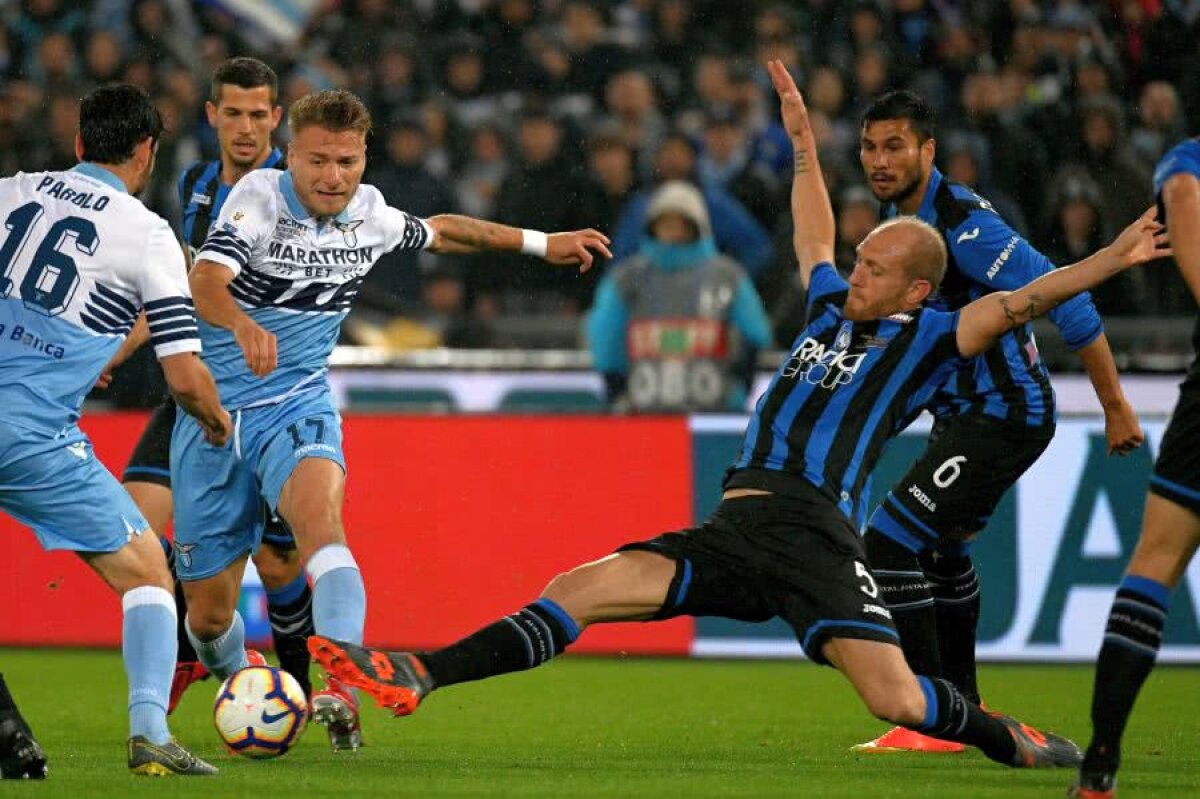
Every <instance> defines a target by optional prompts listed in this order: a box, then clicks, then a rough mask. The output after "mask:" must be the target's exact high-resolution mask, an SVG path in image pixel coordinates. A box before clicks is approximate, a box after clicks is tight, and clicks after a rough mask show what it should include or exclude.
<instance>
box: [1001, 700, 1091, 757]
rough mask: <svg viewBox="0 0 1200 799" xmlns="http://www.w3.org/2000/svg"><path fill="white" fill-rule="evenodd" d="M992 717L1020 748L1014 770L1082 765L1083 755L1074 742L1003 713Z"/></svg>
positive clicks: (1016, 755)
mask: <svg viewBox="0 0 1200 799" xmlns="http://www.w3.org/2000/svg"><path fill="white" fill-rule="evenodd" d="M993 716H994V717H995V719H996V720H997V721H999V722H1000V723H1001V724H1003V725H1004V726H1005V727H1007V728H1008V731H1009V733H1010V734H1011V735H1012V737H1013V741H1014V742H1016V744H1017V751H1016V752H1015V753H1014V754H1013V760H1012V762H1011V763H1009V765H1010V766H1012V767H1013V768H1078V767H1079V764H1080V763H1082V762H1083V752H1081V751H1079V747H1078V746H1076V745H1075V743H1074V742H1073V741H1070V740H1068V739H1067V738H1064V737H1062V736H1061V735H1055V734H1054V733H1052V732H1042V731H1041V730H1037V729H1034V728H1033V727H1030V726H1029V725H1028V724H1023V723H1022V722H1020V721H1017V720H1016V719H1014V718H1013V717H1012V716H1005V715H1004V714H1002V713H995V714H993Z"/></svg>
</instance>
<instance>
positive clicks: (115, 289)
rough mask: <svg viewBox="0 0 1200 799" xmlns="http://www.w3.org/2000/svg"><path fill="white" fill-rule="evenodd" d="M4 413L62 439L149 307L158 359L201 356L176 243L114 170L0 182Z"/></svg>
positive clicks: (8, 420) (83, 168) (6, 420)
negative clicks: (131, 193)
mask: <svg viewBox="0 0 1200 799" xmlns="http://www.w3.org/2000/svg"><path fill="white" fill-rule="evenodd" d="M0 222H2V224H3V227H0V409H2V410H0V419H2V420H3V424H6V425H14V426H17V427H23V428H27V429H29V430H33V431H37V432H39V433H47V434H50V435H55V434H57V433H59V432H61V431H62V430H64V429H65V428H67V427H69V426H70V425H72V424H74V423H75V421H76V420H78V418H79V407H80V405H81V404H82V402H83V398H84V396H85V395H86V394H87V393H88V391H89V390H90V389H91V388H92V386H93V385H94V384H95V382H96V379H97V378H98V377H99V376H100V372H101V371H102V370H103V369H104V366H105V365H106V364H107V363H108V361H109V359H110V358H112V356H113V355H114V354H115V353H116V351H117V348H118V347H119V346H120V345H121V342H122V341H123V340H124V338H125V336H126V334H128V333H129V330H130V329H131V328H132V327H133V323H134V321H135V320H136V319H137V316H138V313H139V312H140V311H141V310H142V309H143V308H145V310H146V317H147V320H148V321H149V323H150V331H151V341H152V342H153V344H154V348H155V352H156V353H157V355H158V357H159V358H164V357H167V356H169V355H175V354H178V353H182V352H198V351H199V350H200V339H199V336H198V332H197V329H196V320H195V315H194V312H193V310H192V300H191V295H190V293H189V291H188V282H187V270H186V267H185V265H184V260H183V252H182V250H181V249H180V246H179V242H178V241H177V240H176V239H175V235H174V234H173V233H172V232H171V228H170V226H169V225H168V224H167V222H166V220H164V219H162V218H161V217H159V216H158V215H157V214H155V213H153V212H152V211H150V210H149V209H147V208H146V207H145V206H144V205H142V203H141V202H140V201H139V200H138V199H137V198H135V197H131V196H130V195H129V194H128V193H127V192H126V190H125V186H124V184H123V183H122V182H121V181H120V180H119V179H118V178H117V177H116V176H115V175H113V174H112V173H111V172H109V171H108V170H106V169H102V168H101V167H98V166H95V165H93V164H86V163H85V164H80V165H79V166H77V167H76V168H75V169H72V170H70V171H68V172H35V173H32V174H26V173H24V172H21V173H18V174H17V175H15V176H13V177H9V178H4V179H0Z"/></svg>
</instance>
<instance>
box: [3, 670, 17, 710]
mask: <svg viewBox="0 0 1200 799" xmlns="http://www.w3.org/2000/svg"><path fill="white" fill-rule="evenodd" d="M16 709H17V703H16V702H14V701H13V698H12V694H10V693H9V692H8V683H6V682H5V681H4V675H3V674H0V712H3V711H5V710H16Z"/></svg>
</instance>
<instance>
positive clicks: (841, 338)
mask: <svg viewBox="0 0 1200 799" xmlns="http://www.w3.org/2000/svg"><path fill="white" fill-rule="evenodd" d="M853 329H854V323H853V322H842V329H841V330H839V331H838V334H837V338H835V339H834V340H833V348H834V349H835V350H847V349H850V334H851V332H852V331H853Z"/></svg>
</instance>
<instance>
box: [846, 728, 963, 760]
mask: <svg viewBox="0 0 1200 799" xmlns="http://www.w3.org/2000/svg"><path fill="white" fill-rule="evenodd" d="M850 750H851V751H853V752H865V753H868V754H891V753H894V752H927V753H930V754H937V755H957V754H960V753H962V752H965V751H967V747H966V746H965V745H964V744H960V743H956V742H955V741H943V740H942V739H941V738H931V737H930V736H928V735H923V734H921V733H919V732H917V731H916V730H910V729H908V728H907V727H893V728H892V729H890V730H888V731H887V732H885V733H884V734H883V735H880V736H879V737H878V738H876V739H875V740H874V741H867V742H866V743H863V744H857V745H855V746H852V747H850Z"/></svg>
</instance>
